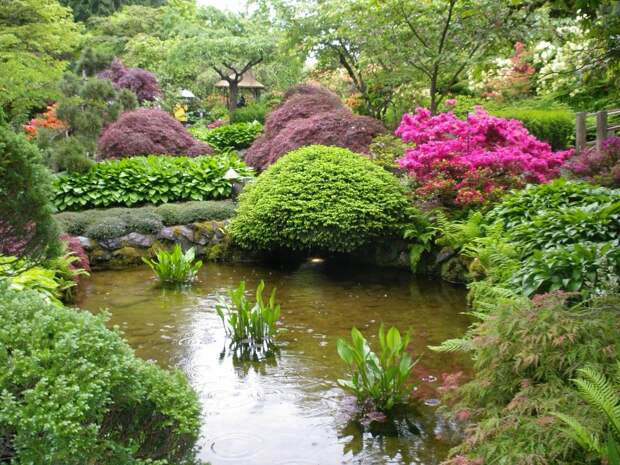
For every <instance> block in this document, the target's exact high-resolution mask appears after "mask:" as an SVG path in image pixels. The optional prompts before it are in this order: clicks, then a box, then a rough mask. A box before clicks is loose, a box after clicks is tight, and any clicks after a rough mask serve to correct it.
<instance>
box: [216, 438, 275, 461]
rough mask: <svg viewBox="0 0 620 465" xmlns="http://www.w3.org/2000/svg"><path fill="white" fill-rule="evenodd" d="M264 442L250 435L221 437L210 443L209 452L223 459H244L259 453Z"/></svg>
mask: <svg viewBox="0 0 620 465" xmlns="http://www.w3.org/2000/svg"><path fill="white" fill-rule="evenodd" d="M264 442H265V441H264V440H263V438H261V437H260V436H257V435H254V434H250V433H231V434H225V435H222V436H220V437H218V438H216V439H214V440H213V441H212V442H211V450H212V451H213V453H214V454H215V455H217V456H218V457H221V458H223V459H245V458H249V457H252V456H253V455H256V454H258V453H259V452H261V450H262V448H263V443H264Z"/></svg>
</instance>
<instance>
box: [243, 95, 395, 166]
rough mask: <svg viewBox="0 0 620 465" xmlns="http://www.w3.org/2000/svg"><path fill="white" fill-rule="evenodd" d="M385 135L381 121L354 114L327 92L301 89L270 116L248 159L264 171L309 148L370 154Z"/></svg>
mask: <svg viewBox="0 0 620 465" xmlns="http://www.w3.org/2000/svg"><path fill="white" fill-rule="evenodd" d="M384 132H385V128H384V127H383V125H382V124H381V123H380V122H379V121H377V120H375V119H373V118H369V117H365V116H359V115H354V114H353V113H352V112H351V111H350V110H349V109H347V108H346V107H345V106H344V104H343V103H342V102H341V101H340V99H339V98H338V96H337V95H335V94H333V93H332V92H330V91H328V90H327V89H323V88H321V87H317V86H312V85H304V86H297V87H294V88H292V89H290V90H289V91H288V92H287V93H286V94H285V95H284V97H283V99H282V103H280V105H279V106H278V107H277V108H275V109H274V110H273V111H272V112H271V113H270V114H269V115H268V116H267V120H266V123H265V133H264V135H263V136H261V137H259V138H258V139H257V140H256V141H255V142H254V143H253V144H252V146H251V147H250V149H249V150H248V152H247V154H246V157H245V159H246V161H247V162H248V164H250V165H251V166H253V167H255V168H258V169H261V170H263V169H265V168H267V167H268V166H269V165H270V164H272V163H273V162H275V161H276V160H277V159H278V158H280V157H281V156H282V155H284V154H285V153H288V152H290V151H292V150H295V149H297V148H299V147H303V146H305V145H313V144H321V145H333V146H337V147H344V148H348V149H350V150H352V151H354V152H358V153H368V146H369V145H370V143H371V142H372V139H373V137H375V136H377V135H379V134H381V133H384Z"/></svg>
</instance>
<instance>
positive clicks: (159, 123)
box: [97, 108, 212, 159]
mask: <svg viewBox="0 0 620 465" xmlns="http://www.w3.org/2000/svg"><path fill="white" fill-rule="evenodd" d="M97 151H98V154H99V158H100V159H108V158H124V157H132V156H136V155H149V154H153V155H186V156H196V155H204V154H208V153H211V152H212V150H211V148H210V147H209V146H208V145H207V144H204V143H202V142H199V141H197V140H196V139H194V138H193V137H192V136H191V134H190V133H189V132H187V130H186V129H185V128H184V127H183V125H182V124H181V123H179V122H178V121H177V120H175V119H174V118H173V117H172V116H170V115H169V114H168V113H166V112H165V111H162V110H156V109H146V108H140V109H138V110H135V111H130V112H127V113H124V114H123V115H121V117H120V118H119V119H118V121H116V122H115V123H113V124H111V125H109V126H108V127H107V128H106V129H105V130H104V131H103V133H102V134H101V138H100V139H99V142H98V145H97Z"/></svg>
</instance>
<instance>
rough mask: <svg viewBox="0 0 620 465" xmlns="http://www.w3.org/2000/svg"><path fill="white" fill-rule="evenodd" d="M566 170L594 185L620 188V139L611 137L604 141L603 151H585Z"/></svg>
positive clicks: (593, 149) (592, 149) (594, 149)
mask: <svg viewBox="0 0 620 465" xmlns="http://www.w3.org/2000/svg"><path fill="white" fill-rule="evenodd" d="M566 168H567V169H568V171H570V172H571V173H572V175H573V176H575V177H577V178H581V179H585V180H587V181H589V182H591V183H593V184H600V185H602V186H609V187H620V137H610V138H609V139H606V140H605V141H603V144H602V147H601V150H597V149H596V148H591V149H588V150H585V151H584V152H582V153H580V154H579V155H577V156H576V157H575V158H574V159H572V160H571V161H570V162H569V163H568V164H567V166H566Z"/></svg>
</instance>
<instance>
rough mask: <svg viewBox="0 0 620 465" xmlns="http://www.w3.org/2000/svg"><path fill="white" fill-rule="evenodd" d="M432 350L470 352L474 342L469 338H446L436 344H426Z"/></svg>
mask: <svg viewBox="0 0 620 465" xmlns="http://www.w3.org/2000/svg"><path fill="white" fill-rule="evenodd" d="M428 348H429V349H430V350H432V351H433V352H471V351H472V350H474V344H473V343H472V342H471V340H469V339H448V340H446V341H443V342H442V343H441V344H440V345H438V346H428Z"/></svg>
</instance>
